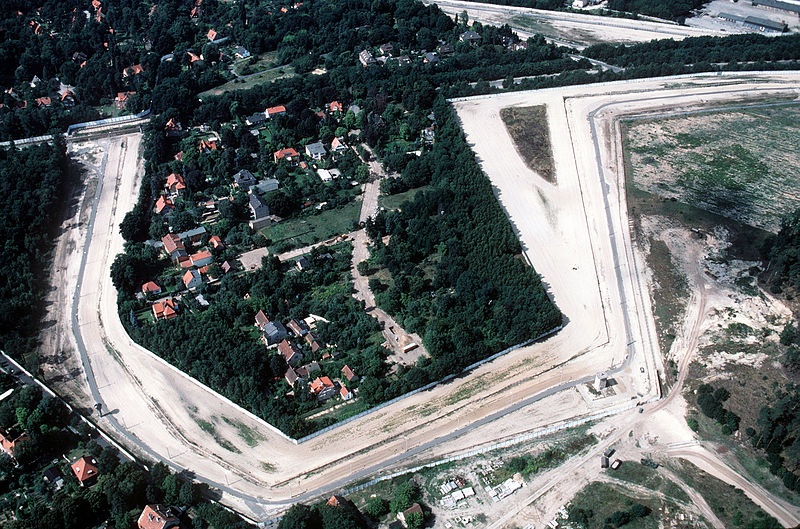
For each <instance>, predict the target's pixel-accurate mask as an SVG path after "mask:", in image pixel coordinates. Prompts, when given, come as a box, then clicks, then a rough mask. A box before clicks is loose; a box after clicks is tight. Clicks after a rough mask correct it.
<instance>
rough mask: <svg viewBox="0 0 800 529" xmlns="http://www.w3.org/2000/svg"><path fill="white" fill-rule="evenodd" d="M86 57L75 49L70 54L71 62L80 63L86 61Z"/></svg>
mask: <svg viewBox="0 0 800 529" xmlns="http://www.w3.org/2000/svg"><path fill="white" fill-rule="evenodd" d="M86 59H88V57H87V56H86V54H85V53H83V52H82V51H76V52H75V53H73V54H72V62H74V63H77V64H81V63H84V62H86Z"/></svg>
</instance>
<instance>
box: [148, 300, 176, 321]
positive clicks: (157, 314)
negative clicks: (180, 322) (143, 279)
mask: <svg viewBox="0 0 800 529" xmlns="http://www.w3.org/2000/svg"><path fill="white" fill-rule="evenodd" d="M177 309H178V304H177V303H175V300H174V299H172V298H164V299H162V300H160V301H156V302H155V303H153V306H152V310H153V317H154V318H155V319H156V321H158V320H171V319H172V318H174V317H176V316H177V315H178V312H177Z"/></svg>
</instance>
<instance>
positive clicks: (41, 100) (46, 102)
mask: <svg viewBox="0 0 800 529" xmlns="http://www.w3.org/2000/svg"><path fill="white" fill-rule="evenodd" d="M36 104H37V105H39V106H44V107H49V106H50V105H51V104H52V100H51V99H50V98H49V97H37V98H36Z"/></svg>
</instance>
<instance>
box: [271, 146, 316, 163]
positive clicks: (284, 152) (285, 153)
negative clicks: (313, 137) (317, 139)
mask: <svg viewBox="0 0 800 529" xmlns="http://www.w3.org/2000/svg"><path fill="white" fill-rule="evenodd" d="M320 145H321V144H320ZM274 154H275V159H276V160H281V159H283V158H285V157H289V158H293V157H297V156H300V155H299V154H298V153H297V151H296V150H294V148H293V147H289V148H287V149H281V150H279V151H275V153H274Z"/></svg>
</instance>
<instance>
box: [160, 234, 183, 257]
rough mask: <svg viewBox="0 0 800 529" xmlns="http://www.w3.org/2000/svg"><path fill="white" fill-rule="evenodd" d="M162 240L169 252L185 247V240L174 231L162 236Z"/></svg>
mask: <svg viewBox="0 0 800 529" xmlns="http://www.w3.org/2000/svg"><path fill="white" fill-rule="evenodd" d="M161 242H162V243H164V250H166V251H167V253H172V252H174V251H175V250H183V249H184V246H183V241H182V240H181V238H180V237H179V236H177V235H175V234H174V233H168V234H166V235H164V236H163V237H161Z"/></svg>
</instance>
